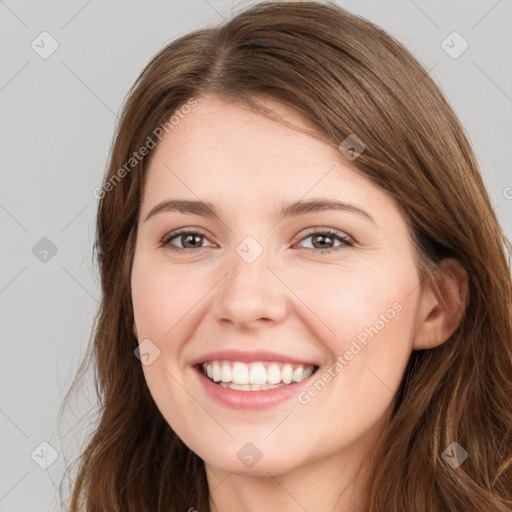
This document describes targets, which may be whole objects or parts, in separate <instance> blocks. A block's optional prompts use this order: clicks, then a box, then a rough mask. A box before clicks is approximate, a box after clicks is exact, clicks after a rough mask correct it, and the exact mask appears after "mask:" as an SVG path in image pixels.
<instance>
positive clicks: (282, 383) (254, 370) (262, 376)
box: [195, 359, 318, 391]
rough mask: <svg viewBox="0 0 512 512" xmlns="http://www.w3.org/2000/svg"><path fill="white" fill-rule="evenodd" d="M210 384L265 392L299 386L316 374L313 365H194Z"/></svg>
mask: <svg viewBox="0 0 512 512" xmlns="http://www.w3.org/2000/svg"><path fill="white" fill-rule="evenodd" d="M195 366H196V368H197V370H198V371H199V372H200V373H201V374H202V375H204V376H205V377H206V378H207V379H208V380H209V381H210V382H213V383H214V384H216V385H218V386H220V387H223V388H227V389H233V390H238V391H266V390H270V389H276V388H280V387H286V386H292V385H293V384H296V383H299V382H302V381H303V380H305V379H307V378H308V377H310V376H311V375H312V374H314V373H315V372H316V371H317V370H318V366H316V365H308V364H297V363H292V362H282V361H254V362H246V361H232V360H222V359H216V360H211V361H205V362H203V363H199V364H197V365H195Z"/></svg>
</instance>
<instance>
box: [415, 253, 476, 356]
mask: <svg viewBox="0 0 512 512" xmlns="http://www.w3.org/2000/svg"><path fill="white" fill-rule="evenodd" d="M468 303H469V277H468V273H467V272H466V269H465V268H464V267H463V266H462V264H461V263H460V262H459V261H458V260H455V259H453V258H447V259H444V260H443V261H442V262H441V279H440V282H439V283H438V290H437V291H436V292H434V291H432V290H430V289H425V290H424V291H423V293H422V296H421V298H420V304H419V306H418V315H417V319H416V329H415V336H414V343H413V349H414V350H424V349H429V348H434V347H437V346H439V345H441V344H442V343H444V342H445V341H446V340H447V339H448V338H449V337H450V336H451V335H452V334H453V333H454V331H455V330H456V329H457V327H458V326H459V324H460V322H461V320H462V317H463V316H464V312H465V310H466V306H467V305H468Z"/></svg>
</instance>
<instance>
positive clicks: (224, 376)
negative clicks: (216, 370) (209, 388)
mask: <svg viewBox="0 0 512 512" xmlns="http://www.w3.org/2000/svg"><path fill="white" fill-rule="evenodd" d="M220 375H221V379H220V380H221V381H222V382H231V381H232V378H231V366H229V364H227V363H224V364H223V365H222V370H221V372H220Z"/></svg>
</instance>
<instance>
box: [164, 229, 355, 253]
mask: <svg viewBox="0 0 512 512" xmlns="http://www.w3.org/2000/svg"><path fill="white" fill-rule="evenodd" d="M180 235H199V236H200V237H203V238H207V236H206V234H205V233H203V232H201V231H200V230H188V229H183V230H178V231H174V232H172V233H169V234H168V235H166V236H165V237H164V238H163V239H162V241H161V244H160V247H162V248H168V249H170V250H171V251H175V252H179V253H192V252H197V251H198V250H199V249H205V247H198V248H196V249H187V248H182V247H176V246H173V245H171V243H170V242H171V240H174V239H175V238H177V237H178V236H180ZM315 235H327V236H328V237H329V238H334V239H335V240H338V241H340V242H341V245H339V246H337V247H331V248H330V249H315V248H314V247H304V249H309V250H311V251H314V252H319V253H320V254H326V253H331V252H335V251H338V250H341V249H343V248H344V247H352V246H353V243H352V242H351V239H350V238H349V237H348V236H343V235H340V233H339V231H335V230H332V229H328V228H327V229H321V230H316V231H311V232H309V233H308V234H307V235H305V236H304V237H303V238H302V239H301V240H299V242H302V241H303V240H305V239H306V238H309V237H311V236H315Z"/></svg>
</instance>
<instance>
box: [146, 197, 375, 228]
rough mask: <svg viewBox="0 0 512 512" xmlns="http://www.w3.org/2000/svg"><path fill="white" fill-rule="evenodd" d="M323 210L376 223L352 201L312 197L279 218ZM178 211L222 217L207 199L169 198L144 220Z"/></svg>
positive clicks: (298, 202)
mask: <svg viewBox="0 0 512 512" xmlns="http://www.w3.org/2000/svg"><path fill="white" fill-rule="evenodd" d="M322 210H343V211H347V212H353V213H357V214H359V215H361V216H363V217H365V218H366V219H368V220H370V221H371V222H373V223H374V224H375V225H377V223H376V222H375V219H374V218H373V217H372V216H371V215H370V214H369V213H368V212H366V211H365V210H363V209H362V208H360V207H359V206H356V205H355V204H352V203H345V202H343V201H333V200H330V199H310V200H307V201H301V200H299V201H295V202H293V203H290V204H287V205H285V206H284V207H283V208H282V209H281V210H280V212H279V214H278V217H279V218H285V217H298V216H299V215H304V214H306V213H312V212H317V211H322ZM171 211H177V212H180V213H185V214H191V215H200V216H202V217H208V218H213V219H220V216H219V214H218V212H217V209H216V208H215V205H214V204H212V203H210V202H205V201H195V200H194V201H191V200H184V199H174V200H167V201H162V202H161V203H158V204H157V205H156V206H154V207H153V208H152V209H151V211H150V212H149V213H148V215H147V216H146V218H145V219H144V222H146V221H147V220H149V219H150V218H151V217H154V216H155V215H157V214H160V213H163V212H171Z"/></svg>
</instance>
